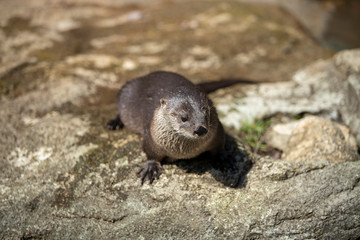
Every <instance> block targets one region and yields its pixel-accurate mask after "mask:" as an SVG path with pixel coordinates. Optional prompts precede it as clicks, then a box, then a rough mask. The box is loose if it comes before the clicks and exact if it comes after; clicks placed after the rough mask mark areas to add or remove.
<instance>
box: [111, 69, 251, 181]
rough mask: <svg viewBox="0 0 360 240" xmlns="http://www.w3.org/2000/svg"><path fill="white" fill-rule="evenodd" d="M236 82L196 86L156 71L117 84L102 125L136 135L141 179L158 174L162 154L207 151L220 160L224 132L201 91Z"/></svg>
mask: <svg viewBox="0 0 360 240" xmlns="http://www.w3.org/2000/svg"><path fill="white" fill-rule="evenodd" d="M238 82H239V81H237V80H235V81H230V82H228V83H222V84H220V85H219V84H215V85H214V84H210V85H204V84H203V85H200V86H196V85H194V84H193V83H192V82H190V81H189V80H188V79H186V78H185V77H183V76H181V75H179V74H177V73H173V72H165V71H158V72H152V73H150V74H148V75H145V76H142V77H138V78H135V79H133V80H131V81H129V82H127V83H126V84H125V85H124V86H123V87H122V88H121V89H120V91H119V93H118V95H117V115H116V117H115V118H114V119H113V120H110V121H109V122H108V123H107V124H106V127H107V128H108V129H110V130H115V129H121V128H123V127H126V128H128V129H129V130H131V131H133V132H135V133H137V134H140V135H141V136H142V139H143V140H142V147H143V150H144V152H145V154H146V156H147V162H146V164H145V165H144V166H143V167H141V168H140V169H139V171H138V172H137V176H138V177H140V179H141V184H143V183H144V182H145V181H149V182H150V184H151V183H152V182H153V181H154V180H155V179H159V176H160V175H161V174H162V173H163V172H164V169H163V167H162V166H161V162H162V161H163V160H164V159H167V160H168V161H175V160H178V159H192V158H195V157H197V156H199V155H200V154H202V153H204V152H210V153H211V155H212V156H213V157H214V158H215V157H218V158H219V160H221V158H222V157H221V156H222V154H221V153H222V151H223V150H224V144H225V133H224V129H223V126H222V124H221V123H220V121H219V118H218V116H217V113H216V110H215V107H214V106H213V103H212V101H211V100H210V99H209V98H208V97H207V95H206V93H208V92H211V91H214V90H215V89H217V88H219V87H224V86H228V85H232V84H235V83H238ZM241 82H244V80H242V81H241ZM245 82H246V81H245ZM206 86H208V88H207V89H206ZM201 88H203V89H205V90H202V89H201Z"/></svg>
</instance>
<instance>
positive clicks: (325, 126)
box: [273, 116, 359, 163]
mask: <svg viewBox="0 0 360 240" xmlns="http://www.w3.org/2000/svg"><path fill="white" fill-rule="evenodd" d="M287 125H290V127H288V129H289V130H290V131H287V133H288V132H291V133H290V135H287V134H282V135H281V136H282V138H284V139H286V140H285V141H283V142H282V143H280V144H279V143H277V142H275V144H276V143H277V144H276V145H277V147H278V148H279V149H281V150H283V151H284V152H283V159H284V160H286V161H291V162H311V161H316V162H317V161H320V162H321V161H329V162H333V163H339V162H345V161H356V160H359V156H358V154H357V146H356V142H355V139H354V138H353V137H349V134H348V133H346V132H345V134H346V136H347V139H346V138H345V135H344V133H343V132H342V131H346V128H344V127H341V128H340V127H339V125H338V124H335V123H332V122H331V121H329V120H325V119H323V118H320V117H315V116H308V117H305V118H304V119H301V120H299V121H296V125H294V123H290V124H287ZM280 126H282V129H284V128H285V126H284V125H280ZM274 129H277V130H278V129H279V126H275V127H274ZM283 132H284V131H282V133H283ZM273 139H277V137H276V136H273Z"/></svg>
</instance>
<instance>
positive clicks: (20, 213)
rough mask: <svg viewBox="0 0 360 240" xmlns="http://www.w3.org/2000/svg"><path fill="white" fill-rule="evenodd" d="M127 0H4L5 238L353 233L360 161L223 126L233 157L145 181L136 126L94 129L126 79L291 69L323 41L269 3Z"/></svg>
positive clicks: (0, 110)
mask: <svg viewBox="0 0 360 240" xmlns="http://www.w3.org/2000/svg"><path fill="white" fill-rule="evenodd" d="M121 2H123V1H121ZM131 2H132V4H130V5H123V4H122V3H120V1H115V0H113V1H112V0H106V1H100V0H86V1H80V0H74V1H58V0H50V1H49V0H29V1H20V0H12V1H0V5H1V6H0V56H1V58H0V61H1V66H0V94H1V95H0V96H1V99H0V101H1V102H0V115H1V118H0V124H1V128H0V169H1V172H0V238H1V239H219V238H220V239H305V238H307V239H318V238H323V239H356V238H357V237H358V236H360V203H359V201H360V200H359V197H358V196H359V195H360V185H359V182H360V161H354V162H345V163H340V164H333V163H326V162H311V163H304V162H300V163H299V162H295V163H294V162H287V161H282V160H274V159H270V158H261V157H259V156H256V155H253V154H251V153H250V152H249V151H248V148H247V147H246V146H245V145H244V144H242V143H241V140H237V139H232V138H231V137H229V144H228V146H227V150H228V151H229V153H231V154H232V155H233V156H234V165H233V168H232V169H231V168H230V169H225V170H223V171H220V170H216V169H214V168H212V167H211V165H210V164H209V163H208V162H207V161H206V157H205V158H204V159H198V160H194V161H179V162H176V163H174V164H166V165H164V168H165V170H166V173H165V174H163V175H162V176H161V178H160V180H159V181H156V182H155V183H154V184H153V185H147V184H145V185H144V186H140V182H139V181H138V179H137V178H136V176H135V172H136V170H137V168H138V167H139V166H140V165H142V164H143V161H144V160H145V156H144V153H143V152H142V151H141V139H140V137H139V136H137V135H134V134H132V133H130V132H128V131H127V130H122V131H117V132H109V131H106V130H105V129H104V127H103V126H104V124H105V122H106V120H108V119H110V118H111V117H113V114H114V112H115V103H114V99H115V95H116V92H117V88H118V87H120V86H121V85H122V84H123V83H124V82H125V81H126V80H127V79H129V78H132V77H135V76H138V75H141V74H144V73H147V72H149V71H153V70H156V69H165V70H174V71H177V72H179V73H183V74H184V75H186V76H187V77H189V78H190V79H192V80H194V81H196V82H199V81H201V80H206V79H216V78H219V77H225V78H226V77H249V78H255V79H262V80H273V81H277V80H287V79H288V78H290V76H291V75H292V74H293V72H294V71H295V70H296V69H299V68H300V67H301V66H304V65H305V64H306V63H308V62H312V61H314V60H316V59H318V58H321V57H327V56H329V53H328V52H327V51H326V50H324V49H322V48H321V47H319V46H318V45H316V44H315V43H314V42H313V41H312V40H311V39H309V38H308V37H307V36H306V35H305V34H304V33H303V32H302V31H301V30H299V29H298V26H297V24H296V22H295V21H294V20H293V19H292V18H291V17H290V16H288V15H284V14H283V12H282V11H281V10H279V9H278V8H276V7H271V6H262V5H244V4H239V3H233V2H228V1H220V2H219V1H205V2H196V3H193V2H192V4H189V3H188V2H179V3H172V2H170V1H165V2H161V3H159V2H156V4H147V5H143V4H134V3H133V1H131ZM344 66H345V65H344ZM274 69H276V71H273V70H274ZM314 84H315V83H314ZM292 86H293V85H291V84H290V85H289V87H290V88H291V87H292ZM267 87H268V88H269V87H270V85H269V86H267ZM260 88H262V87H260ZM244 89H245V90H246V88H244ZM306 89H308V88H306ZM232 91H233V92H232V93H231V94H232V95H235V96H236V94H237V92H236V91H238V89H237V88H233V90H232ZM296 92H297V91H295V90H291V94H295V95H296ZM289 95H290V93H289ZM220 96H222V93H221V92H218V93H216V94H215V95H214V97H215V98H217V97H220ZM227 96H230V94H229V95H227ZM227 98H229V97H227ZM317 100H318V99H315V98H314V99H313V103H314V104H315V103H316V101H317ZM235 102H236V101H235ZM276 103H277V102H274V104H273V105H274V106H275V104H276Z"/></svg>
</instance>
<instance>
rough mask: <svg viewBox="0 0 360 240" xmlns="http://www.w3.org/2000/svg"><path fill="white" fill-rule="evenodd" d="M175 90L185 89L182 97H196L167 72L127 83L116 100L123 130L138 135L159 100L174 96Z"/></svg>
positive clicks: (187, 84)
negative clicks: (126, 129) (185, 95)
mask: <svg viewBox="0 0 360 240" xmlns="http://www.w3.org/2000/svg"><path fill="white" fill-rule="evenodd" d="M179 89H186V91H187V92H186V93H185V94H189V95H197V94H198V90H197V88H196V86H195V85H194V84H192V83H191V82H190V81H189V80H187V79H186V78H184V77H182V76H181V75H178V74H176V73H171V72H153V73H150V74H148V75H146V76H143V77H139V78H135V79H133V80H131V81H129V82H127V83H126V84H125V85H124V86H123V87H122V89H121V90H120V92H119V94H118V97H117V106H118V112H119V114H120V118H121V120H122V122H123V123H124V125H125V127H127V128H128V129H130V130H131V131H133V132H136V133H139V134H141V135H142V134H143V129H144V128H145V127H146V126H145V125H147V126H149V124H150V121H151V119H152V117H153V114H154V111H155V109H156V107H158V106H159V104H160V99H161V98H167V97H168V96H171V95H172V94H175V93H176V92H177V91H179Z"/></svg>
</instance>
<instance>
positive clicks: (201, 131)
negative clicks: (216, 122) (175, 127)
mask: <svg viewBox="0 0 360 240" xmlns="http://www.w3.org/2000/svg"><path fill="white" fill-rule="evenodd" d="M207 132H208V131H207V129H206V128H204V127H203V126H200V127H198V128H197V129H196V130H195V131H194V133H195V134H196V135H198V136H200V137H201V136H203V135H205V134H206V133H207Z"/></svg>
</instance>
